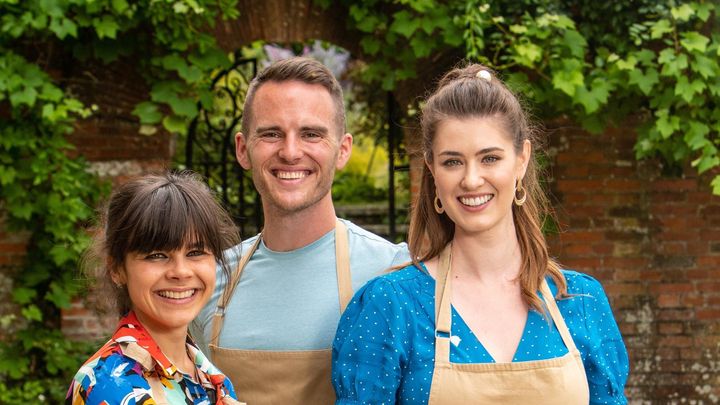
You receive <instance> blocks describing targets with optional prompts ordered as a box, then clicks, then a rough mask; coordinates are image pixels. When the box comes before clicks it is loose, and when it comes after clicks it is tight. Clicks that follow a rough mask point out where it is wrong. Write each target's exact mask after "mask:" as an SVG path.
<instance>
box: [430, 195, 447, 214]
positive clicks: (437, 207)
mask: <svg viewBox="0 0 720 405" xmlns="http://www.w3.org/2000/svg"><path fill="white" fill-rule="evenodd" d="M433 205H434V206H435V212H437V213H438V214H442V213H443V212H445V208H443V206H442V203H441V202H440V197H438V196H437V195H435V200H433Z"/></svg>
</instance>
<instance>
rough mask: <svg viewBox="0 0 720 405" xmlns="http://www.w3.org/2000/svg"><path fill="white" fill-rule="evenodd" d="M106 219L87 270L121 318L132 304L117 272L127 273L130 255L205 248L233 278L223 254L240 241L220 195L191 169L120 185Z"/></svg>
mask: <svg viewBox="0 0 720 405" xmlns="http://www.w3.org/2000/svg"><path fill="white" fill-rule="evenodd" d="M101 219H102V221H101V225H102V226H101V227H100V229H99V230H98V232H97V234H96V236H95V239H94V243H93V246H92V247H91V249H90V250H89V251H88V253H87V255H86V257H85V266H84V267H85V269H86V271H88V270H89V272H90V273H91V274H92V275H94V278H95V280H96V286H95V289H96V292H97V293H98V294H99V297H102V298H105V299H107V300H108V301H109V302H106V303H105V305H104V306H105V307H107V308H103V309H110V308H111V307H115V309H116V310H117V313H118V314H119V315H123V314H125V313H126V312H127V311H129V310H130V307H131V302H130V297H129V296H128V292H127V288H126V287H125V286H117V285H115V283H114V282H113V280H112V274H113V273H116V272H118V271H121V269H122V267H123V266H124V264H125V258H126V257H127V255H128V254H129V253H131V252H138V253H150V252H154V251H158V250H163V251H173V250H177V249H180V248H183V247H184V246H195V247H200V248H202V249H207V250H208V251H210V252H212V254H213V256H215V260H216V261H217V263H218V264H219V265H220V266H221V268H222V270H223V272H224V273H225V276H226V277H228V276H229V274H230V269H229V268H228V265H227V262H226V260H225V256H224V254H223V251H224V250H226V249H229V248H231V247H233V246H235V245H237V244H238V243H239V242H240V236H239V234H238V231H237V227H236V226H235V224H234V223H233V221H232V219H231V218H230V216H229V215H228V213H227V212H226V211H225V210H224V209H223V208H222V206H221V205H220V204H219V203H218V201H217V200H216V198H215V195H214V193H213V192H212V191H211V190H210V188H209V187H208V186H207V185H206V184H205V183H204V182H203V180H202V179H201V178H200V176H199V175H197V174H195V173H193V172H190V171H184V172H166V173H162V174H150V175H146V176H143V177H141V178H138V179H136V180H133V181H130V182H127V183H125V184H123V185H121V186H119V187H118V188H117V189H116V190H115V191H114V192H113V193H112V195H111V196H110V199H109V201H108V203H107V207H106V209H105V210H104V211H103V214H102V216H101Z"/></svg>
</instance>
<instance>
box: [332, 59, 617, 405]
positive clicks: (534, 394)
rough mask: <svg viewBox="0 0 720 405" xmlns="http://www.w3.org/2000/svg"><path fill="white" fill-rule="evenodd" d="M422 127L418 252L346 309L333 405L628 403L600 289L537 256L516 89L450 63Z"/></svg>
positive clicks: (414, 234)
mask: <svg viewBox="0 0 720 405" xmlns="http://www.w3.org/2000/svg"><path fill="white" fill-rule="evenodd" d="M422 130H423V141H422V147H423V152H424V157H425V163H426V165H425V167H424V168H423V177H422V183H421V186H420V192H419V193H418V196H417V200H416V203H415V205H414V209H413V212H412V218H411V221H410V234H409V242H408V244H409V247H410V251H411V254H412V257H413V258H414V259H415V260H414V261H413V263H411V264H409V265H408V266H407V267H405V268H402V269H400V270H398V271H394V272H391V273H389V274H387V275H384V276H381V277H379V278H376V279H374V280H372V281H370V282H369V283H368V284H367V285H366V286H365V287H363V288H362V289H361V290H359V291H358V292H357V294H356V295H355V297H354V298H353V300H352V302H351V303H350V305H349V306H348V308H347V310H346V311H345V313H344V314H343V317H342V319H341V321H340V324H339V326H338V330H337V336H336V338H335V342H334V345H333V374H332V376H333V384H334V386H335V391H336V393H337V396H338V400H337V403H338V404H394V403H399V404H425V403H430V404H465V403H494V404H530V403H532V404H587V403H592V404H625V403H627V399H626V398H625V395H624V392H623V391H624V386H625V382H626V380H627V376H628V369H629V365H628V355H627V351H626V349H625V345H624V343H623V341H622V337H621V335H620V332H619V330H618V327H617V324H616V322H615V320H614V318H613V314H612V311H611V309H610V305H609V303H608V299H607V297H606V295H605V293H604V291H603V289H602V286H601V285H600V283H598V281H597V280H595V279H593V278H592V277H590V276H588V275H585V274H582V273H578V272H574V271H569V270H561V269H560V267H559V266H558V264H557V263H556V262H555V261H554V260H553V259H552V258H550V257H549V255H548V251H547V244H546V242H545V239H544V236H543V234H542V230H541V224H542V218H544V217H545V216H546V215H548V205H547V199H546V197H545V196H544V194H543V193H542V190H541V188H540V185H539V181H538V175H537V168H536V163H535V158H534V154H533V146H534V145H533V141H534V135H535V132H534V131H533V129H532V128H531V127H530V125H529V123H528V120H527V118H526V114H525V112H524V111H523V109H522V107H521V105H520V103H519V102H518V100H517V98H516V97H515V96H514V94H513V93H512V92H510V91H509V90H508V89H507V88H506V87H505V85H504V84H503V83H501V82H500V81H499V80H498V79H497V78H496V77H495V76H494V75H493V73H492V72H491V71H489V70H488V69H486V68H484V67H483V66H480V65H477V64H473V65H469V66H467V67H465V68H458V69H454V70H452V71H451V72H449V73H448V74H446V75H445V77H444V78H443V79H442V80H441V81H440V83H439V86H438V89H437V90H436V91H435V93H434V94H432V95H431V96H430V97H429V99H428V100H427V103H426V105H425V107H424V108H423V119H422ZM436 319H437V322H436Z"/></svg>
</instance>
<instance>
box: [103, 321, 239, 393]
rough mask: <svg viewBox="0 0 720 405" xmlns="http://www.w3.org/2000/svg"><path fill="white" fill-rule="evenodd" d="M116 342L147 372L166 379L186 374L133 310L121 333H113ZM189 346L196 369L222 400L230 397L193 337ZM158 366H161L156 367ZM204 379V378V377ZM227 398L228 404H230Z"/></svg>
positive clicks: (223, 383)
mask: <svg viewBox="0 0 720 405" xmlns="http://www.w3.org/2000/svg"><path fill="white" fill-rule="evenodd" d="M112 340H113V341H115V342H117V343H118V346H119V347H120V350H122V353H123V355H125V356H127V357H129V358H131V359H133V360H135V361H137V362H138V364H140V365H141V366H142V367H143V369H144V370H145V371H150V372H152V371H156V370H157V371H158V372H159V373H162V374H163V375H164V377H165V378H169V379H172V378H175V377H176V376H177V377H178V378H182V373H181V372H180V370H178V368H177V367H175V365H174V364H173V363H172V362H171V361H170V359H168V358H167V356H165V354H163V352H162V350H160V347H159V346H158V345H157V343H155V340H154V339H153V338H152V336H150V333H149V332H148V331H147V330H146V329H145V327H143V325H142V324H141V323H140V321H138V319H137V316H136V315H135V312H133V311H130V312H128V313H127V315H125V316H124V317H122V319H120V322H119V323H118V327H117V330H116V331H115V333H114V334H113V337H112ZM185 344H186V345H187V348H188V352H189V353H190V356H191V357H192V359H193V362H194V363H195V366H196V367H197V368H198V370H200V371H201V372H202V373H204V374H205V376H207V378H208V379H209V380H210V384H212V386H213V387H214V389H215V391H216V393H217V394H218V401H219V400H220V398H223V397H225V396H226V395H227V389H226V388H225V379H226V377H225V375H223V374H222V373H221V372H220V370H218V369H217V367H215V365H213V364H212V363H211V362H210V360H208V358H207V357H206V356H205V354H204V353H203V352H202V351H200V349H199V348H198V347H197V345H196V344H195V342H193V341H192V339H191V338H190V336H187V338H186V341H185ZM156 365H157V366H158V367H156ZM201 378H202V377H201ZM228 398H229V397H227V398H226V399H225V401H228Z"/></svg>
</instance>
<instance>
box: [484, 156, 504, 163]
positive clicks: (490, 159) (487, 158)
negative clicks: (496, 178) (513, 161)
mask: <svg viewBox="0 0 720 405" xmlns="http://www.w3.org/2000/svg"><path fill="white" fill-rule="evenodd" d="M499 160H500V156H496V155H487V156H484V157H483V158H482V161H483V163H495V162H497V161H499Z"/></svg>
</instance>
